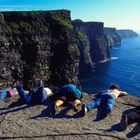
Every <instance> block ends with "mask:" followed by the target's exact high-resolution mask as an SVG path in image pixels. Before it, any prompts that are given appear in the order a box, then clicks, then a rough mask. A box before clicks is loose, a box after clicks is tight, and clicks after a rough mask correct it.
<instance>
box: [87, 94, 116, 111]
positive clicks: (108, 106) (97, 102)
mask: <svg viewBox="0 0 140 140" xmlns="http://www.w3.org/2000/svg"><path fill="white" fill-rule="evenodd" d="M101 105H102V106H103V107H104V109H103V112H104V113H108V112H111V111H112V110H113V107H114V105H115V97H114V96H113V95H110V94H101V95H98V96H97V97H96V98H95V99H94V100H93V101H92V102H90V103H89V104H87V106H86V107H87V110H88V111H91V110H92V109H94V108H95V107H98V106H101Z"/></svg>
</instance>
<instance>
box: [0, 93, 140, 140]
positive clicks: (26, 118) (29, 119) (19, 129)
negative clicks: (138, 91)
mask: <svg viewBox="0 0 140 140" xmlns="http://www.w3.org/2000/svg"><path fill="white" fill-rule="evenodd" d="M92 96H93V95H92ZM92 96H89V95H87V94H85V96H84V99H85V100H86V102H89V101H90V100H91V99H92ZM0 104H1V107H0V110H1V111H0V124H1V128H0V139H14V138H15V139H34V138H36V139H44V140H46V139H49V140H53V139H57V140H59V139H60V140H62V139H65V140H69V139H71V140H81V139H88V140H93V139H100V140H104V139H106V140H110V139H113V140H115V139H122V140H125V139H127V138H132V139H134V140H138V139H139V138H140V135H136V136H133V135H132V133H131V131H132V129H133V127H134V125H135V124H133V125H131V126H129V127H128V129H127V130H126V131H124V132H121V131H120V128H119V122H120V118H121V115H122V113H123V112H124V111H125V110H130V109H131V108H133V105H137V104H138V99H137V97H132V96H130V95H128V96H125V97H122V98H119V100H118V102H117V103H116V106H115V108H114V110H113V112H112V113H111V115H110V116H108V117H106V118H105V119H103V120H100V121H98V120H97V118H96V115H97V109H95V110H93V111H91V112H89V113H88V114H87V115H86V116H85V117H81V115H80V113H77V114H75V113H74V112H73V111H72V110H70V111H69V112H67V113H66V111H67V110H66V109H63V110H62V111H60V113H59V114H56V116H55V117H54V118H53V117H52V116H49V115H47V110H48V108H47V104H49V99H48V103H47V104H44V105H29V106H27V105H26V104H21V103H20V102H18V97H14V98H9V99H6V100H1V101H0ZM65 113H66V114H65Z"/></svg>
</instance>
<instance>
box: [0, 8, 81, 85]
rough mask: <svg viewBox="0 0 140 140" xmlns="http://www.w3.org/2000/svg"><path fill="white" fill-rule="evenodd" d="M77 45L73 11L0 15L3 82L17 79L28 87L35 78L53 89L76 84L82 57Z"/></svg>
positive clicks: (0, 66) (0, 55) (0, 63)
mask: <svg viewBox="0 0 140 140" xmlns="http://www.w3.org/2000/svg"><path fill="white" fill-rule="evenodd" d="M76 44H77V43H76V40H75V38H74V36H73V26H72V24H71V19H70V11H67V10H58V11H48V12H45V11H42V12H41V11H40V12H3V13H0V81H1V83H5V85H6V84H8V85H9V84H10V83H11V82H12V81H13V80H17V79H23V82H24V85H25V87H27V86H28V85H29V84H31V83H32V84H33V85H34V81H35V80H36V79H43V81H46V82H45V85H46V86H48V85H49V86H50V85H51V86H53V87H56V86H60V85H62V84H64V83H67V82H74V83H76V82H77V70H78V66H79V65H78V64H79V55H80V54H79V50H78V48H77V45H76ZM33 85H32V86H33ZM30 86H31V85H30Z"/></svg>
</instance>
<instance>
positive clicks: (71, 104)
mask: <svg viewBox="0 0 140 140" xmlns="http://www.w3.org/2000/svg"><path fill="white" fill-rule="evenodd" d="M81 104H82V102H81V100H80V99H75V100H74V101H70V102H68V104H67V106H68V107H69V108H71V109H73V110H74V111H75V112H77V111H78V108H77V106H79V105H81Z"/></svg>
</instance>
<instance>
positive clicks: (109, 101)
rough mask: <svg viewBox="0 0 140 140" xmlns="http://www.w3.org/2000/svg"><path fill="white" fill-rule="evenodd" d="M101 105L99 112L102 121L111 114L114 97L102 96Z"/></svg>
mask: <svg viewBox="0 0 140 140" xmlns="http://www.w3.org/2000/svg"><path fill="white" fill-rule="evenodd" d="M102 105H103V106H104V107H103V109H102V112H101V119H104V118H105V117H107V115H109V114H110V113H111V111H112V110H113V108H114V105H115V97H114V96H112V95H104V97H103V100H102Z"/></svg>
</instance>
